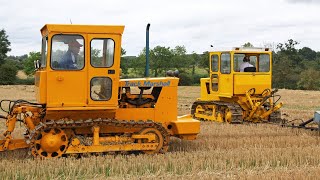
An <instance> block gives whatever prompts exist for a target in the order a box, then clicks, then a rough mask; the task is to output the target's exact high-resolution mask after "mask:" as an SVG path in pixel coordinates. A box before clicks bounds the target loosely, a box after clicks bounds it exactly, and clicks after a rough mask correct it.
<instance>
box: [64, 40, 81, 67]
mask: <svg viewBox="0 0 320 180" xmlns="http://www.w3.org/2000/svg"><path fill="white" fill-rule="evenodd" d="M80 47H82V45H81V44H80V43H79V42H78V41H76V40H72V41H70V42H69V43H68V51H67V52H66V53H65V54H64V55H63V56H62V59H61V67H62V68H63V69H78V66H77V58H78V55H79V52H80Z"/></svg>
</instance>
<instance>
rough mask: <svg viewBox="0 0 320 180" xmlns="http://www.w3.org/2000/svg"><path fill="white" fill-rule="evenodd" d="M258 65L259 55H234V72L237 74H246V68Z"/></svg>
mask: <svg viewBox="0 0 320 180" xmlns="http://www.w3.org/2000/svg"><path fill="white" fill-rule="evenodd" d="M258 56H259V55H258ZM248 64H250V65H248ZM256 64H257V55H252V54H234V55H233V71H235V72H244V67H248V66H251V67H256ZM255 71H256V70H255Z"/></svg>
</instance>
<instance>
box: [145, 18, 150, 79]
mask: <svg viewBox="0 0 320 180" xmlns="http://www.w3.org/2000/svg"><path fill="white" fill-rule="evenodd" d="M149 28H150V23H148V25H147V29H146V68H145V73H144V76H145V77H149Z"/></svg>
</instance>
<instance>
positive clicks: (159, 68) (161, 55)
mask: <svg viewBox="0 0 320 180" xmlns="http://www.w3.org/2000/svg"><path fill="white" fill-rule="evenodd" d="M173 56H174V55H173V53H172V51H171V50H170V47H162V46H156V47H155V48H153V49H151V50H150V66H151V68H152V70H153V72H154V77H158V75H159V74H162V73H163V72H164V71H165V70H166V69H168V68H169V67H172V66H171V65H172V58H173Z"/></svg>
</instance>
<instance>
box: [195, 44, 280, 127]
mask: <svg viewBox="0 0 320 180" xmlns="http://www.w3.org/2000/svg"><path fill="white" fill-rule="evenodd" d="M209 57H210V58H209V64H210V77H209V78H201V80H200V84H201V93H200V98H198V99H197V100H196V101H195V102H194V103H193V105H192V108H191V114H192V116H193V117H194V118H195V119H200V120H207V121H217V122H227V123H242V122H244V121H245V122H254V123H257V122H279V121H281V117H280V110H279V109H280V108H281V107H282V103H281V102H279V103H278V101H279V99H280V96H279V95H276V92H277V90H272V51H270V50H269V49H268V48H234V49H233V50H231V51H216V52H210V53H209Z"/></svg>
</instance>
